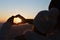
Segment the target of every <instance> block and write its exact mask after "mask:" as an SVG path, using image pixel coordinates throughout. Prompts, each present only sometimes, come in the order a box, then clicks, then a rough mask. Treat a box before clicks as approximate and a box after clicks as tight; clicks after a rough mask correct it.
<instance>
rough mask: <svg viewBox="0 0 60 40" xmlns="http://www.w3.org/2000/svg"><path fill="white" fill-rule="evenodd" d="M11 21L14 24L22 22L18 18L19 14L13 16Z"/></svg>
mask: <svg viewBox="0 0 60 40" xmlns="http://www.w3.org/2000/svg"><path fill="white" fill-rule="evenodd" d="M13 23H14V24H20V23H22V19H21V18H20V15H16V16H14V19H13Z"/></svg>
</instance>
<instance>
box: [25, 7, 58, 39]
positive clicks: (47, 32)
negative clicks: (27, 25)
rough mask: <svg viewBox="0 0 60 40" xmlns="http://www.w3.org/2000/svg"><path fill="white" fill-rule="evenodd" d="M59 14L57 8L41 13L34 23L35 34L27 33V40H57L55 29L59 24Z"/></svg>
mask: <svg viewBox="0 0 60 40" xmlns="http://www.w3.org/2000/svg"><path fill="white" fill-rule="evenodd" d="M58 14H59V10H58V9H56V8H51V9H50V10H43V11H40V12H39V13H38V14H37V15H36V17H35V18H34V21H33V24H34V32H31V31H28V32H26V34H25V38H26V39H27V40H50V39H51V40H55V37H54V33H56V31H55V29H54V27H55V25H56V24H57V17H58ZM52 37H54V38H52Z"/></svg>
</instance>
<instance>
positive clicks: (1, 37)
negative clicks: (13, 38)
mask: <svg viewBox="0 0 60 40" xmlns="http://www.w3.org/2000/svg"><path fill="white" fill-rule="evenodd" d="M13 19H14V16H12V17H10V18H9V19H8V20H7V22H5V23H4V24H3V26H2V28H1V31H0V40H8V39H6V38H8V37H9V36H8V32H9V30H10V28H11V26H12V25H13Z"/></svg>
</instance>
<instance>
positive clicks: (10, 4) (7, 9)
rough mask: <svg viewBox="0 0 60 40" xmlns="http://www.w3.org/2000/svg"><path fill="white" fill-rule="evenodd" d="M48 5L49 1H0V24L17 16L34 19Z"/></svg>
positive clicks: (46, 8)
mask: <svg viewBox="0 0 60 40" xmlns="http://www.w3.org/2000/svg"><path fill="white" fill-rule="evenodd" d="M49 3H50V0H0V22H5V21H6V20H7V19H8V18H9V17H11V16H12V15H14V16H15V15H17V14H20V15H22V16H23V17H25V18H26V19H31V18H32V19H34V17H35V16H36V15H37V13H38V12H39V11H42V10H48V6H49Z"/></svg>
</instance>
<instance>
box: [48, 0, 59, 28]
mask: <svg viewBox="0 0 60 40" xmlns="http://www.w3.org/2000/svg"><path fill="white" fill-rule="evenodd" d="M59 4H60V0H51V2H50V4H49V7H48V9H49V10H50V9H51V8H57V9H58V10H59V15H58V18H57V25H56V28H57V29H60V5H59Z"/></svg>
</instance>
